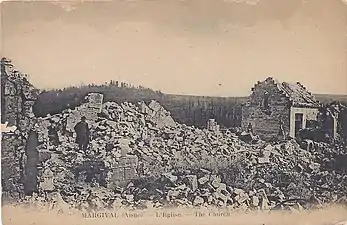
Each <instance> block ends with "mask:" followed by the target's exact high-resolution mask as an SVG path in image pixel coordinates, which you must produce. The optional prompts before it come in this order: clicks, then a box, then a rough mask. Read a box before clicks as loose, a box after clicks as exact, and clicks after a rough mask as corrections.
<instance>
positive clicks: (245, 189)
mask: <svg viewBox="0 0 347 225" xmlns="http://www.w3.org/2000/svg"><path fill="white" fill-rule="evenodd" d="M94 97H95V96H94ZM82 108H83V107H82ZM82 108H77V109H75V110H65V111H63V112H62V113H61V114H57V115H52V116H48V117H46V118H41V119H40V120H39V122H38V125H37V126H36V129H37V132H38V133H39V146H38V151H39V162H40V165H39V176H38V177H39V192H38V196H36V195H34V196H33V197H32V198H35V199H36V201H35V202H40V199H41V200H42V201H48V202H51V203H52V202H55V203H54V204H58V203H59V204H63V205H66V206H68V207H75V208H78V209H86V210H87V209H92V210H98V209H100V210H101V209H105V208H119V207H133V208H149V207H170V206H172V207H177V206H184V207H193V206H199V207H203V206H209V205H214V206H221V207H229V208H232V209H236V208H237V209H276V208H290V209H301V208H303V207H310V206H311V204H324V203H331V202H339V201H340V202H345V201H346V194H347V175H346V172H345V170H343V169H342V170H333V169H331V168H332V167H331V165H332V164H336V162H335V161H334V160H335V157H334V155H331V156H329V154H330V153H331V152H333V151H334V150H331V149H332V148H333V147H332V146H330V145H325V144H320V143H319V145H320V150H317V151H314V150H312V151H307V150H305V149H302V148H301V147H300V145H299V144H298V143H296V141H294V140H290V141H285V142H281V143H272V144H270V143H267V142H264V141H261V140H257V139H255V137H254V136H252V135H250V136H249V137H250V140H248V139H243V138H240V137H239V136H237V135H236V134H234V133H231V132H228V131H225V132H217V131H215V130H213V129H212V130H209V129H199V128H195V127H193V126H186V125H184V124H179V123H176V122H175V121H174V120H173V119H172V118H171V116H170V113H169V112H167V111H166V110H165V109H164V108H163V107H161V106H160V105H159V104H158V103H157V102H155V101H152V102H150V103H149V104H145V103H144V102H140V103H138V104H132V103H128V102H124V103H122V104H117V103H115V102H105V103H103V104H102V105H99V106H98V107H96V110H97V114H93V115H96V116H94V117H93V119H89V120H88V121H87V122H88V123H89V126H90V129H91V141H90V145H89V147H88V150H87V152H82V151H79V150H78V148H77V144H76V143H75V137H74V133H73V132H71V129H70V131H69V129H64V126H65V125H64V124H66V120H67V118H70V119H71V120H73V121H78V119H76V118H71V117H77V116H80V115H81V109H82ZM77 111H79V113H76V112H77ZM82 111H83V110H82ZM77 114H78V115H77ZM76 115H77V116H76ZM51 124H54V125H56V127H58V128H59V130H58V135H59V144H58V145H54V144H52V143H51V142H50V140H49V137H48V134H47V127H48V126H50V125H51ZM65 127H66V126H65ZM243 136H245V134H243ZM339 154H340V155H341V156H345V155H346V152H343V150H341V151H340V152H339ZM325 161H326V162H328V161H329V162H330V164H329V163H323V162H325ZM342 164H343V163H342ZM329 165H330V167H329ZM25 201H27V200H25ZM57 202H58V203H57ZM291 203H292V204H291ZM52 204H53V203H52Z"/></svg>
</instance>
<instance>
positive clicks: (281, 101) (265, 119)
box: [241, 79, 290, 139]
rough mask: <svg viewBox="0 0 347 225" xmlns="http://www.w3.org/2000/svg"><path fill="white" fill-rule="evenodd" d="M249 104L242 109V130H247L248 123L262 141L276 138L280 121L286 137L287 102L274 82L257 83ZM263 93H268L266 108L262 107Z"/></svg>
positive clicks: (287, 130)
mask: <svg viewBox="0 0 347 225" xmlns="http://www.w3.org/2000/svg"><path fill="white" fill-rule="evenodd" d="M252 91H253V93H252V94H251V96H250V98H249V102H248V103H247V104H245V105H244V106H243V107H242V122H241V126H242V128H243V129H246V128H247V125H248V123H251V124H252V127H253V132H255V133H256V134H258V135H259V136H260V137H261V138H263V139H271V138H276V137H277V136H278V134H279V133H280V121H282V124H283V129H284V132H285V135H286V137H287V136H288V134H289V126H290V124H289V122H290V121H289V115H290V107H289V101H288V99H287V97H286V96H284V95H283V94H282V93H281V92H280V90H279V89H278V88H277V86H276V83H275V81H274V80H271V79H270V80H266V81H264V82H258V83H257V84H256V85H255V87H254V88H252ZM265 92H267V93H268V96H269V97H268V107H265V106H264V105H263V103H264V102H263V101H264V95H265Z"/></svg>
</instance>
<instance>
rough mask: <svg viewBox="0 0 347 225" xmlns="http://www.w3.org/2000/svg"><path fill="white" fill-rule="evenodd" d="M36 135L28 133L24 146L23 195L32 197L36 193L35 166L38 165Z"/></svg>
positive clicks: (36, 170)
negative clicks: (25, 158) (25, 159)
mask: <svg viewBox="0 0 347 225" xmlns="http://www.w3.org/2000/svg"><path fill="white" fill-rule="evenodd" d="M37 146H38V134H37V133H36V132H35V131H30V132H29V137H28V140H27V143H26V146H25V154H26V156H27V162H26V164H25V179H24V193H25V194H26V195H32V193H33V192H36V191H37V174H38V169H37V165H38V163H39V152H38V151H37Z"/></svg>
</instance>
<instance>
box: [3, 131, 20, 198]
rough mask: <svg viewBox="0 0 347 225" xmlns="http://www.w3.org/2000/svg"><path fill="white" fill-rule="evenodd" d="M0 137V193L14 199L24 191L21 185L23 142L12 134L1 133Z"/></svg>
mask: <svg viewBox="0 0 347 225" xmlns="http://www.w3.org/2000/svg"><path fill="white" fill-rule="evenodd" d="M1 136H2V137H1V183H2V191H3V192H7V193H9V194H10V195H11V197H14V198H16V197H18V196H19V194H20V193H23V191H24V186H23V185H22V184H21V183H22V178H23V173H22V172H23V168H24V161H25V150H24V147H23V141H22V140H21V139H19V138H18V136H17V135H15V134H13V133H3V134H1Z"/></svg>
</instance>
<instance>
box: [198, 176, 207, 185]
mask: <svg viewBox="0 0 347 225" xmlns="http://www.w3.org/2000/svg"><path fill="white" fill-rule="evenodd" d="M208 181H209V178H208V177H206V176H204V177H201V178H199V180H198V182H199V184H200V185H204V184H205V183H206V182H208Z"/></svg>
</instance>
